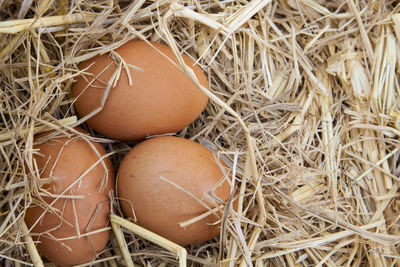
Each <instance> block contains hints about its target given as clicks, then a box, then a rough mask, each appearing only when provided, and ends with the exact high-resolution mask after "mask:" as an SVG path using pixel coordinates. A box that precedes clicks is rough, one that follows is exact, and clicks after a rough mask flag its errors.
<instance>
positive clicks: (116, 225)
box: [111, 214, 187, 267]
mask: <svg viewBox="0 0 400 267" xmlns="http://www.w3.org/2000/svg"><path fill="white" fill-rule="evenodd" d="M111 225H112V228H113V230H114V233H115V235H116V237H117V241H118V244H119V246H120V248H121V251H122V256H123V258H124V260H125V263H126V264H127V266H134V264H133V261H132V259H131V257H130V254H129V250H128V248H127V246H126V242H125V240H124V239H123V236H122V231H121V227H123V228H125V229H127V230H129V231H131V232H132V233H133V234H135V235H138V236H140V237H142V238H145V239H147V240H149V241H151V242H153V243H155V244H157V245H159V246H160V247H163V248H165V249H166V250H168V251H170V252H172V253H174V255H175V256H176V257H177V258H179V267H186V255H187V252H186V249H185V248H183V247H181V246H179V245H178V244H175V243H174V242H172V241H169V240H168V239H166V238H164V237H162V236H159V235H157V234H155V233H153V232H151V231H149V230H147V229H145V228H143V227H141V226H139V225H137V224H134V223H132V222H130V221H128V220H126V219H123V218H121V217H119V216H117V215H115V214H111Z"/></svg>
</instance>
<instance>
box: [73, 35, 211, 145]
mask: <svg viewBox="0 0 400 267" xmlns="http://www.w3.org/2000/svg"><path fill="white" fill-rule="evenodd" d="M151 45H153V46H154V47H155V48H153V47H152V46H150V45H149V44H148V43H146V42H145V41H138V40H134V41H129V42H127V43H125V44H124V45H122V46H120V47H119V48H117V49H115V50H114V52H115V53H116V54H118V55H119V56H120V57H121V58H122V59H123V60H124V61H125V62H126V64H128V65H130V67H129V73H130V76H131V78H132V85H130V84H129V78H128V75H127V71H126V69H125V68H124V67H122V70H121V72H120V76H119V79H118V82H117V83H116V86H115V87H112V88H111V89H110V91H109V94H108V97H107V100H106V102H105V105H104V107H103V109H102V110H101V112H99V113H97V114H96V115H95V116H93V117H91V118H90V119H89V120H87V121H86V122H87V124H88V125H89V126H90V127H91V128H92V129H94V130H96V131H97V132H99V133H102V134H104V135H106V136H108V137H111V138H114V139H120V140H125V141H134V140H140V139H143V138H144V137H146V136H148V135H156V134H163V133H170V132H177V131H179V130H181V129H183V128H185V127H186V126H188V125H189V124H190V123H192V122H193V121H194V120H195V119H196V118H197V117H198V116H199V115H200V113H201V112H202V111H203V110H204V108H205V107H206V105H207V101H208V97H207V96H206V95H205V94H204V93H203V92H202V91H201V90H200V89H199V88H197V87H196V85H195V84H194V83H193V82H192V81H191V80H190V79H189V78H188V77H187V76H186V75H185V74H184V73H183V72H182V71H181V70H179V68H178V67H177V65H176V64H174V63H172V62H171V61H173V62H176V60H175V56H174V54H173V52H172V50H171V48H170V47H169V46H166V45H163V44H159V43H154V42H151ZM117 58H118V57H117V56H115V54H114V56H112V55H111V54H110V53H107V54H103V55H100V56H97V57H94V58H92V59H90V60H87V61H85V62H83V63H82V64H81V65H80V66H79V68H80V69H81V70H83V69H85V68H88V69H87V70H85V73H86V74H85V75H82V76H79V77H78V78H77V80H76V82H75V83H74V84H73V86H72V95H73V97H75V98H76V101H75V109H76V111H77V113H78V114H79V115H80V116H81V117H83V116H85V115H87V114H89V113H90V112H92V111H94V110H96V108H98V107H100V106H101V100H102V98H103V95H104V92H105V88H106V87H107V83H108V81H109V80H110V78H111V77H112V76H113V74H114V73H115V72H116V70H117V67H118V65H119V63H118V62H120V60H119V59H117ZM183 59H184V61H185V63H186V64H187V65H188V66H189V67H191V68H192V69H193V71H194V73H195V74H196V77H197V79H198V80H199V82H200V84H201V85H203V86H204V87H206V88H208V81H207V78H206V76H205V75H204V73H203V72H202V70H201V69H200V67H198V66H197V65H195V66H193V64H194V61H193V60H191V59H190V58H189V57H188V56H186V55H183ZM116 62H117V63H116Z"/></svg>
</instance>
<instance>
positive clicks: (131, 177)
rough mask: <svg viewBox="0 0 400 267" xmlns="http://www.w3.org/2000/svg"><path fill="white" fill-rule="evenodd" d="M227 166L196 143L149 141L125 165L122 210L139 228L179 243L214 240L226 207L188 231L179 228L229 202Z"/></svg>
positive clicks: (122, 169) (120, 177)
mask: <svg viewBox="0 0 400 267" xmlns="http://www.w3.org/2000/svg"><path fill="white" fill-rule="evenodd" d="M223 166H224V165H223V164H222V163H219V162H218V161H217V159H216V156H215V155H214V154H213V153H212V152H211V151H210V150H208V149H207V148H206V147H204V146H202V145H200V144H198V143H196V142H193V141H190V140H187V139H184V138H180V137H172V136H162V137H154V138H151V139H148V140H146V141H144V142H142V143H140V144H138V145H136V146H135V147H134V148H133V149H132V150H131V151H130V152H129V153H128V154H127V155H126V156H125V158H124V159H123V161H122V163H121V165H120V169H119V172H118V178H117V192H118V196H119V198H120V203H121V206H122V209H123V211H124V213H125V214H126V215H127V216H128V217H131V218H137V223H138V224H139V225H141V226H143V227H145V228H146V229H148V230H150V231H152V232H154V233H156V234H158V235H161V236H163V237H165V238H167V239H169V240H171V241H173V242H175V243H178V244H181V245H187V244H195V243H201V242H204V241H206V240H209V239H212V238H214V237H216V236H217V235H218V233H219V232H220V224H219V222H220V217H221V214H222V213H221V210H222V209H223V208H222V209H221V210H219V211H218V210H216V211H215V213H211V214H210V215H208V216H205V218H203V219H201V220H199V221H197V222H195V223H193V224H190V225H188V226H185V227H181V225H180V224H179V223H183V222H186V221H188V220H191V219H193V218H195V217H197V216H200V215H203V214H204V213H205V212H207V211H208V210H210V209H213V208H215V207H217V206H220V205H221V202H222V204H223V202H225V201H227V200H228V198H229V195H230V188H231V187H230V184H229V182H228V180H229V179H228V177H227V175H226V174H225V171H224V167H223ZM213 196H214V197H213ZM217 199H218V200H217Z"/></svg>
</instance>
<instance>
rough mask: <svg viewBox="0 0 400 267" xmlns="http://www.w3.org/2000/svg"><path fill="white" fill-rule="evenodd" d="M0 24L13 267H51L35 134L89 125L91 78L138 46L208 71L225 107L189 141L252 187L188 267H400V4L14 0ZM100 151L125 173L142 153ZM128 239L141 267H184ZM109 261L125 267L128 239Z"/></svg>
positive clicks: (0, 11)
mask: <svg viewBox="0 0 400 267" xmlns="http://www.w3.org/2000/svg"><path fill="white" fill-rule="evenodd" d="M0 20H1V22H0V81H1V87H0V115H1V119H0V168H1V169H0V190H1V199H0V258H1V260H0V265H2V266H23V265H24V264H28V265H32V264H33V263H34V262H35V261H36V264H38V262H37V258H35V257H34V254H35V253H34V247H33V244H32V240H31V239H30V236H29V229H26V228H25V227H24V225H23V224H22V220H21V219H22V218H23V216H24V210H25V209H26V207H27V206H28V205H29V204H30V203H31V201H32V198H31V196H32V194H33V192H35V191H37V187H38V185H37V184H35V183H33V182H32V181H33V180H32V179H30V178H29V177H31V176H32V175H36V174H29V173H28V174H26V170H25V169H26V166H29V164H32V153H33V151H32V146H33V140H34V139H33V137H34V134H35V133H38V132H42V131H44V130H46V129H47V130H48V129H55V130H57V131H64V130H67V129H70V127H73V126H75V125H77V124H80V123H81V121H79V118H78V121H76V118H75V117H74V116H75V111H74V109H73V106H72V104H73V99H72V98H71V97H70V95H69V92H70V87H71V84H72V82H73V79H74V77H76V76H77V75H79V70H78V68H77V66H78V64H79V63H80V62H82V61H83V60H85V59H88V58H91V57H93V56H95V55H98V54H100V53H106V52H109V51H111V50H112V49H113V48H115V47H117V46H119V45H121V44H123V43H124V42H126V41H127V40H130V39H144V40H152V41H158V42H164V43H166V44H168V45H170V46H171V47H172V48H173V49H174V51H175V52H176V55H177V56H178V57H179V55H180V54H187V55H189V56H190V57H192V58H193V59H194V60H195V61H196V62H197V63H198V64H199V65H200V66H201V68H202V69H203V70H204V72H205V73H206V75H207V77H208V78H209V82H210V87H211V91H210V102H209V104H208V106H207V108H206V110H205V111H204V112H203V114H202V115H201V116H200V117H199V118H198V119H197V120H196V121H195V122H194V123H193V124H191V125H190V126H189V127H187V128H186V129H184V130H183V131H181V132H179V133H178V134H179V135H180V136H184V137H186V138H190V139H192V140H195V141H197V142H199V143H202V144H204V145H206V146H207V147H209V148H210V149H212V150H213V151H215V152H219V154H220V155H221V156H222V157H223V158H224V160H225V161H226V162H227V164H228V166H229V168H230V170H231V171H232V174H235V178H236V182H237V184H238V191H239V192H240V198H239V203H240V205H239V210H238V211H236V212H234V211H232V210H229V211H227V214H226V215H230V216H231V219H230V220H229V221H228V222H227V223H226V224H224V227H223V230H222V231H221V236H220V237H219V238H218V239H215V240H211V241H210V242H207V243H205V244H199V245H193V246H189V247H187V250H188V254H189V256H188V258H189V260H190V261H189V266H190V265H191V264H193V266H229V267H233V266H239V265H240V264H241V266H246V265H255V266H258V267H260V266H398V265H400V190H399V185H400V152H399V151H400V84H399V82H400V71H399V70H400V4H399V2H398V1H397V0H387V1H384V0H377V1H357V0H347V1H341V0H334V1H324V0H279V1H273V0H258V1H245V0H242V1H233V0H226V1H216V0H207V1H202V0H187V1H171V0H161V1H143V0H136V1H127V0H124V1H115V0H114V1H113V0H93V1H89V0H80V1H78V0H73V1H68V0H53V1H52V0H42V1H29V0H23V1H21V0H17V1H14V0H3V1H0ZM181 68H182V69H183V70H184V71H186V72H187V74H188V75H189V76H190V77H192V78H193V76H191V73H190V72H189V71H188V69H187V66H184V65H181ZM193 79H194V78H193ZM194 82H196V81H195V79H194ZM203 89H204V88H203ZM97 137H99V138H100V139H98V140H99V141H101V142H103V144H104V146H105V147H106V148H107V150H108V151H109V152H115V154H114V155H113V161H114V163H115V164H116V166H117V164H118V162H119V161H120V160H121V158H122V157H123V155H124V154H126V153H127V152H128V150H129V146H128V145H127V144H124V143H120V142H115V141H113V140H108V139H105V138H104V137H102V136H99V135H97ZM35 188H36V189H35ZM115 207H116V209H115V212H116V213H119V212H120V211H119V210H118V207H117V204H115ZM124 233H125V238H126V241H127V243H128V247H129V249H130V252H131V253H132V255H133V256H134V258H133V259H134V261H135V263H137V264H139V265H146V266H174V265H177V260H176V259H175V257H174V256H173V255H172V254H171V253H169V252H166V251H165V250H163V249H161V248H160V247H158V246H157V244H153V243H151V242H148V241H146V240H145V239H142V238H138V237H137V236H134V235H132V233H130V232H129V231H125V232H124ZM43 260H44V259H43ZM97 260H98V262H101V263H99V266H118V265H121V264H122V260H121V254H120V250H119V247H118V245H117V243H116V242H115V240H112V242H111V243H110V244H109V246H108V247H107V249H106V251H105V252H104V253H102V254H101V255H100V257H99V258H98V259H97ZM44 261H45V260H44ZM46 264H49V263H46ZM38 266H39V265H38ZM49 266H50V264H49Z"/></svg>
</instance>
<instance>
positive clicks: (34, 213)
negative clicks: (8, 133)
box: [25, 129, 115, 266]
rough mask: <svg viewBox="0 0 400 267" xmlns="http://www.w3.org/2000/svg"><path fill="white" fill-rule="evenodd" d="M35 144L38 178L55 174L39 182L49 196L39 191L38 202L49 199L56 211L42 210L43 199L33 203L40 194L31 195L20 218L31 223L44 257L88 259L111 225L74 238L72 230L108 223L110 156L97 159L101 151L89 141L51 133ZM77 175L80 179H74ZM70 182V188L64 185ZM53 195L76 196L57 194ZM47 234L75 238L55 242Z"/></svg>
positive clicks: (88, 229)
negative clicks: (50, 179)
mask: <svg viewBox="0 0 400 267" xmlns="http://www.w3.org/2000/svg"><path fill="white" fill-rule="evenodd" d="M78 130H79V131H81V132H83V130H81V129H78ZM86 134H87V133H86ZM46 135H47V134H46ZM41 137H44V135H41V136H40V137H39V138H41ZM37 140H38V139H37ZM34 149H35V150H36V149H37V150H38V153H40V154H34V159H35V160H36V163H37V166H38V169H39V170H41V171H42V172H41V173H40V179H45V178H54V181H52V182H51V183H47V184H45V185H44V186H43V188H44V189H46V190H47V191H48V192H50V193H51V194H53V195H54V197H52V196H44V197H43V201H45V202H46V203H47V204H51V203H53V204H52V208H53V209H54V210H55V212H51V211H49V210H47V211H45V209H43V208H42V207H43V202H42V204H41V205H40V206H39V205H38V204H40V202H41V201H42V200H39V198H34V202H33V204H31V205H30V206H29V208H28V209H27V210H26V214H25V221H26V224H27V226H28V228H31V227H32V226H33V228H32V232H31V233H32V235H33V237H34V239H35V240H36V241H38V244H37V249H38V251H39V252H40V253H41V254H42V255H43V256H44V257H46V258H47V259H48V260H50V261H52V262H54V263H56V264H58V265H62V266H68V265H76V264H83V263H87V262H90V261H91V260H93V259H94V258H95V257H96V253H98V252H100V251H101V250H103V249H104V248H105V246H106V244H107V242H108V240H109V238H110V230H106V231H102V232H99V233H96V234H90V235H89V236H82V237H81V238H78V237H77V232H78V230H79V232H80V235H84V234H86V233H89V232H92V231H95V230H99V229H103V228H105V227H108V226H109V224H108V222H109V215H110V199H109V193H110V191H111V190H114V183H115V173H114V170H113V166H112V164H111V161H110V159H109V158H103V159H101V157H102V156H104V155H105V154H106V151H105V149H104V148H103V147H102V145H101V144H99V143H94V142H90V144H89V143H88V142H87V141H85V140H83V139H82V138H81V137H77V136H73V137H71V138H68V137H58V138H53V139H50V140H49V141H46V142H45V143H42V144H39V145H36V146H34ZM95 150H97V153H98V154H99V155H96V152H95ZM96 162H98V164H96ZM93 165H94V167H93V168H92V169H91V167H92V166H93ZM87 171H88V172H87ZM85 172H87V173H86V174H85V175H84V176H82V175H83V174H84V173H85ZM80 176H82V178H81V180H80V181H78V180H77V179H78V178H79V177H80ZM43 181H44V180H43ZM102 182H103V183H102ZM73 183H75V184H74V185H72V184H73ZM70 185H72V187H71V188H70V189H68V187H69V186H70ZM64 191H65V193H64ZM57 195H63V196H76V197H80V199H71V198H69V199H67V198H65V197H64V198H62V197H60V198H58V199H57ZM43 214H44V215H43ZM61 214H62V215H61ZM42 215H43V216H42ZM51 236H52V237H54V238H57V239H61V238H69V237H74V236H75V237H74V238H72V239H68V240H59V241H55V240H54V238H52V237H51Z"/></svg>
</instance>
